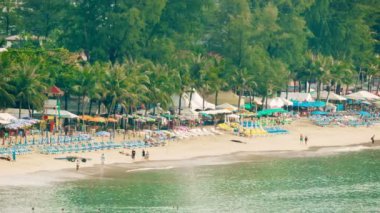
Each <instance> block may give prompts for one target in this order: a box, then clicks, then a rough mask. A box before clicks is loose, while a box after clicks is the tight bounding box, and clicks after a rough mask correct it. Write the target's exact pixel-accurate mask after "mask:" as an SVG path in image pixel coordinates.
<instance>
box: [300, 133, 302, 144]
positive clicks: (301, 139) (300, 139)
mask: <svg viewBox="0 0 380 213" xmlns="http://www.w3.org/2000/svg"><path fill="white" fill-rule="evenodd" d="M300 143H303V135H302V134H301V135H300Z"/></svg>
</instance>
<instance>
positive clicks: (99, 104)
mask: <svg viewBox="0 0 380 213" xmlns="http://www.w3.org/2000/svg"><path fill="white" fill-rule="evenodd" d="M101 105H102V102H101V101H100V100H99V101H98V115H100V107H101Z"/></svg>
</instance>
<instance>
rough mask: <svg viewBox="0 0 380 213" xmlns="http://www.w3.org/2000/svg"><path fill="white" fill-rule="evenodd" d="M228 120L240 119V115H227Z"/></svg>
mask: <svg viewBox="0 0 380 213" xmlns="http://www.w3.org/2000/svg"><path fill="white" fill-rule="evenodd" d="M227 118H235V119H239V118H240V116H239V115H236V114H231V115H227Z"/></svg>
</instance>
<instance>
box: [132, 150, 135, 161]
mask: <svg viewBox="0 0 380 213" xmlns="http://www.w3.org/2000/svg"><path fill="white" fill-rule="evenodd" d="M135 155H136V151H135V150H134V149H133V150H132V160H134V159H135Z"/></svg>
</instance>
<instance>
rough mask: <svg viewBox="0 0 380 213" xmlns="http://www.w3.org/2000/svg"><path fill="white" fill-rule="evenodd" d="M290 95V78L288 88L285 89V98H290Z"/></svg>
mask: <svg viewBox="0 0 380 213" xmlns="http://www.w3.org/2000/svg"><path fill="white" fill-rule="evenodd" d="M288 95H289V80H288V83H287V84H286V89H285V98H286V99H288Z"/></svg>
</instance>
